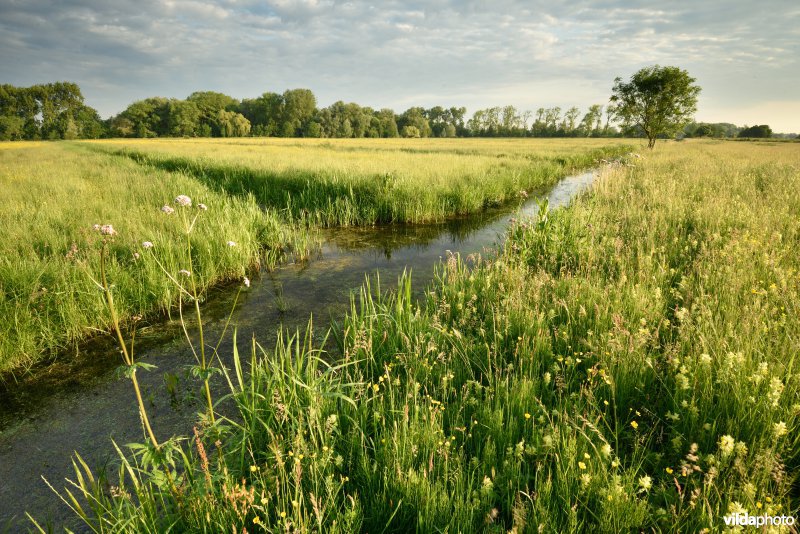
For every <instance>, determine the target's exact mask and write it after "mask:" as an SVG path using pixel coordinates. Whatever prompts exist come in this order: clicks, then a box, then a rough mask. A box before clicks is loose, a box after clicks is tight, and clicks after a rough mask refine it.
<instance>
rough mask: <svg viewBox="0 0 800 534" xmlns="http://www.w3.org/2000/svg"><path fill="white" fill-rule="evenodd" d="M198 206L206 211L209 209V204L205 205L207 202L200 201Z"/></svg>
mask: <svg viewBox="0 0 800 534" xmlns="http://www.w3.org/2000/svg"><path fill="white" fill-rule="evenodd" d="M197 207H198V208H200V209H201V210H203V211H206V210H207V209H208V206H206V205H205V204H203V203H202V202H200V203H199V204H198V205H197Z"/></svg>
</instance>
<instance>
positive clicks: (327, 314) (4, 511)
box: [0, 172, 595, 533]
mask: <svg viewBox="0 0 800 534" xmlns="http://www.w3.org/2000/svg"><path fill="white" fill-rule="evenodd" d="M594 176H595V175H594V173H592V172H587V173H583V174H580V175H575V176H570V177H567V178H565V179H563V180H561V181H560V182H559V183H558V184H557V185H555V186H554V187H553V188H552V189H551V190H550V191H549V192H548V193H546V194H545V195H544V197H545V198H547V199H548V201H549V205H550V206H551V207H553V208H555V207H559V206H564V205H566V204H567V203H569V201H570V200H571V199H572V198H573V197H574V196H575V195H577V194H579V193H580V192H582V191H584V190H586V189H587V188H588V187H589V186H590V185H591V183H592V181H593V180H594ZM541 198H542V197H538V198H531V199H529V200H528V201H527V202H526V203H525V204H523V205H522V206H518V207H517V206H515V207H508V208H505V209H499V210H494V211H489V212H484V213H481V214H478V215H474V216H471V217H468V218H463V219H457V220H451V221H448V222H446V223H442V224H437V225H393V226H384V227H368V228H354V229H349V228H348V229H332V230H326V231H325V232H324V233H323V238H324V244H323V246H322V249H321V250H320V251H319V253H318V254H316V255H315V257H313V258H312V259H311V260H310V261H307V262H304V263H302V264H288V265H284V266H282V267H280V268H278V269H276V270H274V271H272V272H263V273H262V274H261V277H260V278H259V279H257V280H253V283H252V286H251V287H250V289H249V290H247V291H243V292H242V293H241V294H239V297H238V302H236V306H235V310H234V312H233V319H232V322H231V324H233V325H235V326H236V328H237V329H238V339H239V340H240V341H242V340H245V341H246V340H249V339H251V338H252V337H255V338H256V339H257V340H258V341H259V343H260V344H261V345H262V346H264V347H265V348H270V347H271V346H274V343H275V339H276V332H277V331H278V329H279V328H280V327H283V328H284V329H289V330H295V329H297V328H301V329H302V328H304V327H305V326H306V324H307V322H308V320H309V317H310V316H313V318H314V325H315V327H319V328H318V330H319V332H320V335H321V334H323V333H324V330H325V328H326V327H327V325H329V324H330V321H331V319H337V320H341V319H342V318H343V316H344V314H345V313H346V312H347V310H348V309H349V302H350V294H351V292H352V291H354V290H358V289H359V288H360V287H361V285H362V284H363V283H364V281H365V279H366V277H367V276H374V275H375V274H376V273H377V274H379V275H380V280H381V288H382V289H388V288H392V287H394V286H395V285H396V281H397V278H398V276H400V275H401V274H402V273H403V271H404V270H405V271H411V272H412V280H413V287H414V288H415V290H416V291H417V293H418V294H419V293H420V292H421V291H422V290H424V288H425V287H426V286H427V285H428V284H429V282H430V281H431V279H432V278H433V275H434V267H435V265H437V263H438V262H439V260H440V259H441V258H443V257H445V256H446V254H447V251H448V250H449V251H451V252H453V253H459V254H461V255H462V256H466V255H469V254H472V253H476V252H477V253H481V252H484V251H485V249H487V248H489V247H493V246H495V245H496V244H497V242H498V240H499V239H501V237H502V235H503V232H504V231H505V229H506V227H507V226H508V224H509V221H510V219H511V218H512V217H525V216H531V215H535V214H536V212H537V210H538V200H539V199H541ZM517 208H519V209H517ZM238 291H239V288H238V286H237V287H229V288H227V289H223V290H220V291H216V292H215V293H214V295H213V297H212V298H210V299H209V302H208V303H207V304H206V305H205V306H204V308H203V319H204V324H205V325H206V329H207V330H206V339H207V340H208V339H211V340H212V342H213V341H214V340H216V338H217V336H219V334H220V332H222V328H223V325H224V323H225V321H226V319H227V316H228V314H229V313H230V311H231V309H232V308H233V304H234V302H235V298H236V295H237V293H238ZM215 334H216V335H215ZM225 338H226V340H225V341H224V343H223V344H222V345H221V349H220V354H222V355H225V354H230V346H231V332H230V331H228V332H227V334H226V336H225ZM137 340H138V341H137V345H138V348H137V359H140V360H143V361H147V362H148V363H152V364H154V365H156V366H157V367H158V368H157V370H155V371H151V372H142V373H139V374H138V376H139V377H140V378H139V380H140V382H142V386H143V388H144V395H145V397H146V399H147V403H148V405H149V406H148V412H149V415H150V416H151V421H152V423H153V427H154V429H155V431H156V434H157V435H158V436H160V437H168V436H169V435H186V434H188V433H190V432H191V427H192V424H193V422H194V421H195V418H196V413H197V412H198V411H201V410H202V406H201V405H200V404H199V403H198V401H197V398H196V395H197V392H198V387H197V386H198V384H196V383H195V382H194V381H193V380H192V379H190V378H189V376H188V372H187V368H188V366H190V365H192V364H194V359H193V356H192V354H191V352H190V351H189V349H188V346H187V343H186V340H185V338H184V337H183V332H182V330H181V328H180V323H179V322H177V321H168V322H166V323H165V324H161V325H157V326H152V327H146V328H142V329H141V330H140V331H138V333H137ZM69 360H70V363H68V364H63V363H58V362H56V363H55V364H52V365H50V366H48V367H46V368H44V369H42V370H41V371H40V372H38V373H35V374H34V375H33V376H32V377H31V378H30V379H28V381H27V382H23V383H21V384H18V385H15V386H13V387H11V388H10V389H7V390H3V389H2V388H3V386H0V533H1V532H4V531H10V532H16V531H18V530H23V529H27V526H28V523H27V519H26V518H25V514H24V512H25V511H29V512H31V514H32V515H33V516H34V517H35V518H36V519H37V520H38V521H40V522H49V523H50V524H51V525H52V526H53V527H54V528H55V530H63V527H64V526H70V527H72V528H76V527H77V528H79V525H78V524H76V523H75V521H74V517H73V516H72V515H71V512H70V511H69V510H68V509H67V507H66V505H64V504H63V503H61V502H60V501H59V500H58V498H57V497H56V495H55V494H54V493H53V492H52V491H51V490H50V489H49V488H48V487H47V485H46V484H45V482H44V480H43V479H42V477H45V478H47V480H49V481H50V482H51V483H52V484H53V485H54V486H55V487H56V488H58V489H60V488H62V487H64V478H65V477H72V475H73V472H72V464H71V462H72V455H73V452H74V451H77V452H78V453H80V454H81V456H82V457H83V458H84V460H86V461H87V463H88V464H89V465H90V466H92V467H93V468H96V469H102V468H103V467H104V466H106V465H109V466H111V465H112V464H113V461H114V457H115V455H116V453H115V451H114V448H113V445H112V440H114V441H115V442H116V443H117V444H119V445H120V446H123V445H124V444H126V443H129V442H135V441H142V440H143V438H142V431H141V427H140V423H139V417H138V414H137V411H136V406H135V402H134V398H133V392H132V389H131V386H130V384H129V382H128V381H127V380H118V379H117V378H116V373H115V369H116V368H117V367H118V366H119V364H120V363H121V357H120V355H119V351H118V350H117V347H116V345H114V343H113V342H112V340H110V339H105V338H100V339H96V340H93V341H92V342H90V343H87V344H86V345H84V346H82V347H81V349H80V351H79V352H78V353H77V354H76V356H75V358H70V359H69ZM43 524H44V523H43Z"/></svg>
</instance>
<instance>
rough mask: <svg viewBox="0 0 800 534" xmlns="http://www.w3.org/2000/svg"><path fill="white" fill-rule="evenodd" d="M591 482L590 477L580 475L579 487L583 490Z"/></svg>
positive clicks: (585, 474) (587, 474) (588, 475)
mask: <svg viewBox="0 0 800 534" xmlns="http://www.w3.org/2000/svg"><path fill="white" fill-rule="evenodd" d="M591 482H592V475H590V474H589V473H584V474H582V475H581V485H582V486H583V487H584V488H585V487H587V486H588V485H589V484H591Z"/></svg>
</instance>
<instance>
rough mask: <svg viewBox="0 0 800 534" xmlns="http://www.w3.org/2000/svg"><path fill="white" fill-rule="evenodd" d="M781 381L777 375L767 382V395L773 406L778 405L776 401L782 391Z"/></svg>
mask: <svg viewBox="0 0 800 534" xmlns="http://www.w3.org/2000/svg"><path fill="white" fill-rule="evenodd" d="M783 387H784V386H783V382H781V379H780V378H778V377H777V376H775V377H772V380H770V382H769V393H768V394H767V397H768V398H769V400H770V401H771V402H772V405H773V406H778V401H779V400H780V398H781V394H782V393H783Z"/></svg>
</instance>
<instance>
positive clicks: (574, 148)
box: [82, 139, 631, 226]
mask: <svg viewBox="0 0 800 534" xmlns="http://www.w3.org/2000/svg"><path fill="white" fill-rule="evenodd" d="M82 145H83V146H86V147H90V148H93V149H95V150H103V151H108V152H111V153H114V154H121V155H126V156H128V157H130V158H132V159H134V160H135V161H139V162H141V163H146V164H149V165H152V166H154V167H156V168H161V169H167V170H181V171H184V172H187V173H191V174H192V175H194V176H196V177H197V178H199V179H200V180H201V181H203V182H204V183H206V184H208V185H209V186H210V187H216V188H219V189H221V190H223V191H226V192H228V193H230V194H235V195H250V194H252V195H254V196H255V198H256V199H257V201H258V202H259V203H261V204H264V205H267V206H271V207H274V208H276V209H283V210H286V211H287V212H288V213H290V214H291V215H292V216H293V217H295V218H301V217H302V218H305V219H307V220H309V221H311V222H312V223H314V224H317V225H322V226H347V225H369V224H375V223H391V222H411V223H421V222H432V221H442V220H444V219H447V218H449V217H453V216H455V215H463V214H468V213H474V212H477V211H480V210H482V209H484V208H486V207H489V206H493V205H498V204H501V203H503V202H507V201H509V200H511V199H513V198H517V197H518V195H519V193H520V191H523V190H524V191H532V190H535V189H540V188H542V187H545V186H548V185H552V184H553V183H555V181H557V180H558V179H559V178H561V177H563V176H564V175H566V174H567V173H569V172H570V171H573V170H575V169H584V168H587V167H589V166H592V165H595V164H596V163H597V161H598V160H599V159H602V158H607V157H613V156H616V155H619V154H622V153H624V152H627V151H629V150H630V147H631V144H630V142H620V141H614V142H609V141H608V140H604V141H603V142H597V140H580V141H576V140H569V141H565V140H554V141H552V142H543V141H542V140H535V141H531V140H513V141H510V140H502V141H496V140H491V141H490V140H463V139H459V140H420V141H417V142H415V141H414V140H403V141H395V140H381V139H377V140H371V142H365V141H357V140H353V141H352V142H349V140H344V141H342V140H338V141H334V140H323V141H320V140H310V139H309V140H296V139H295V140H291V141H287V140H275V139H267V140H252V139H247V140H236V141H231V140H203V141H199V140H192V141H189V142H186V141H180V140H170V141H166V142H164V141H152V140H144V141H141V140H138V141H134V140H115V141H100V142H91V143H83V144H82Z"/></svg>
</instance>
